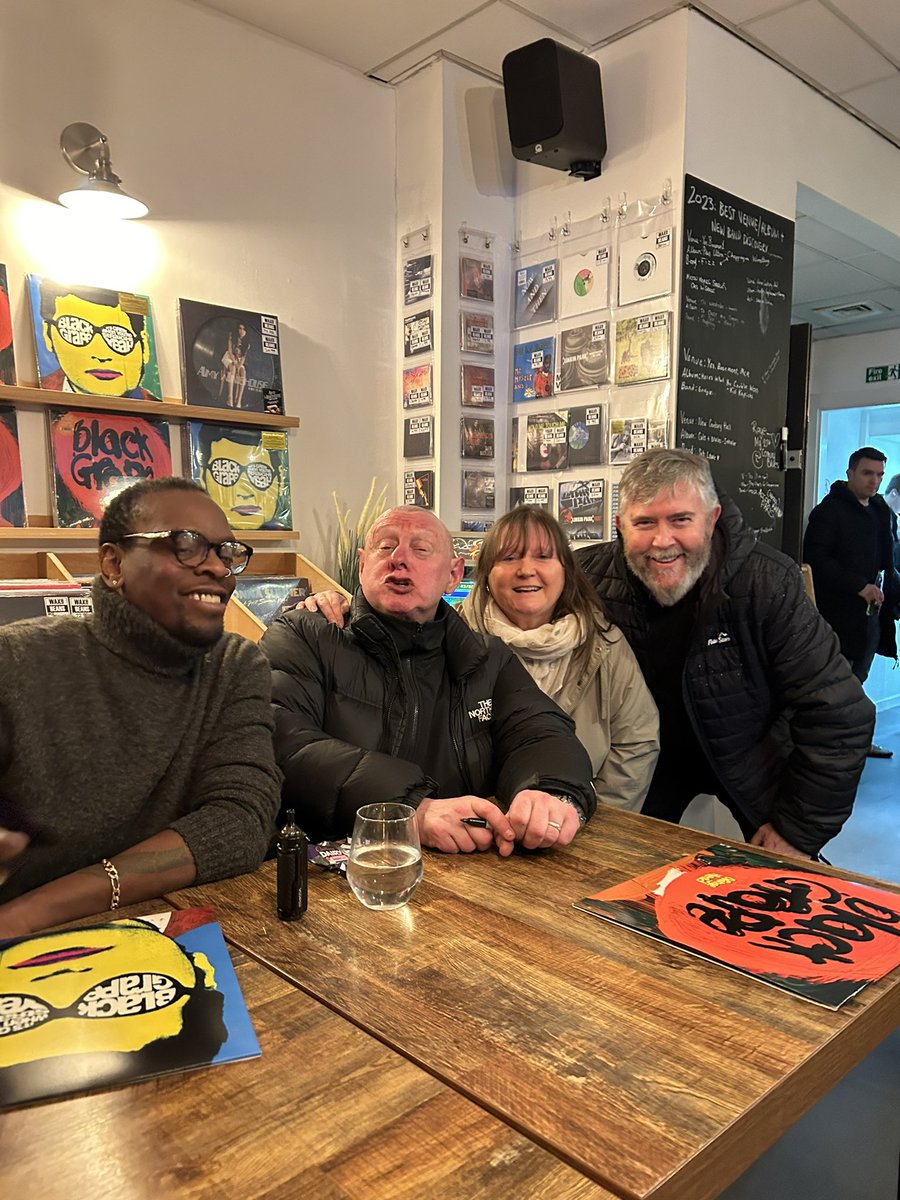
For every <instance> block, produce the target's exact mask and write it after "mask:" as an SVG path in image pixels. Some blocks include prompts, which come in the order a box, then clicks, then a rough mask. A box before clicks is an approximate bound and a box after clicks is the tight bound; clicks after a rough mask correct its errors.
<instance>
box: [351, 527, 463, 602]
mask: <svg viewBox="0 0 900 1200" xmlns="http://www.w3.org/2000/svg"><path fill="white" fill-rule="evenodd" d="M463 567H464V564H463V560H462V559H461V558H455V557H454V555H453V542H452V540H451V538H450V534H449V533H448V531H447V527H446V525H444V523H443V521H441V520H439V519H438V517H436V516H435V515H434V513H432V512H428V511H427V510H426V509H422V508H416V507H413V506H407V507H405V508H391V509H388V511H387V512H386V513H382V515H381V516H380V517H379V518H378V520H377V521H376V522H375V523H374V525H373V526H372V528H371V529H370V530H369V533H368V536H367V537H366V544H365V549H363V550H360V552H359V583H360V587H361V588H362V592H363V595H364V596H365V598H366V600H367V601H368V602H369V604H370V605H371V606H372V608H374V609H375V610H376V612H380V613H382V614H383V615H384V616H390V617H397V618H399V619H400V620H404V621H417V622H420V623H422V622H425V621H432V620H434V616H435V613H436V612H437V606H438V603H439V602H440V599H441V596H442V595H443V594H444V592H452V591H453V589H454V588H455V587H456V585H457V584H458V583H459V581H460V579H461V578H462V573H463Z"/></svg>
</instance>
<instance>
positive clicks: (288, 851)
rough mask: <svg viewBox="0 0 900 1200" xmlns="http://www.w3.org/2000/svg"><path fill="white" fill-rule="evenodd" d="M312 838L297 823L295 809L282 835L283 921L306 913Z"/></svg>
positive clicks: (280, 902) (280, 894) (289, 813)
mask: <svg viewBox="0 0 900 1200" xmlns="http://www.w3.org/2000/svg"><path fill="white" fill-rule="evenodd" d="M308 845H309V839H308V838H307V836H306V834H305V833H304V832H303V830H302V829H301V828H300V826H299V825H297V824H295V822H294V810H293V809H292V808H289V809H288V810H287V821H286V823H285V826H284V828H283V829H282V830H281V831H280V832H279V834H278V853H277V859H276V861H277V870H278V915H279V917H280V918H281V920H282V921H297V920H299V918H300V917H301V916H302V915H303V914H304V913H305V912H306V905H307V885H306V879H307V865H308V860H307V854H306V850H307V847H308Z"/></svg>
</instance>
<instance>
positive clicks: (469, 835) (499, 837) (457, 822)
mask: <svg viewBox="0 0 900 1200" xmlns="http://www.w3.org/2000/svg"><path fill="white" fill-rule="evenodd" d="M463 817H482V818H483V819H484V820H485V821H487V822H488V826H487V828H486V829H479V828H478V827H477V826H473V825H463V823H462V820H463ZM416 824H417V825H418V826H419V837H420V838H421V840H422V845H423V846H429V847H430V848H431V849H432V850H442V851H443V852H444V853H445V854H471V853H472V851H473V850H489V849H490V848H491V846H493V845H496V847H497V850H498V852H499V854H500V856H501V858H506V857H508V855H510V854H512V851H513V846H514V844H515V838H516V835H515V832H514V829H513V826H512V825H511V824H510V822H509V820H508V819H507V817H506V814H505V813H504V812H503V810H502V809H500V808H498V807H497V805H496V804H494V803H493V802H492V801H491V800H483V799H482V798H481V797H480V796H453V797H452V798H451V799H448V800H423V801H422V803H421V804H420V805H419V807H418V808H417V809H416Z"/></svg>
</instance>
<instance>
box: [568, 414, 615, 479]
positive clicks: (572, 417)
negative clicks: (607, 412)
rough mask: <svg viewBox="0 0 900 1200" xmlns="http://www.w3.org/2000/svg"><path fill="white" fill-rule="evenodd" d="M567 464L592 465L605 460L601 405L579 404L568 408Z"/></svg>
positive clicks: (575, 465)
mask: <svg viewBox="0 0 900 1200" xmlns="http://www.w3.org/2000/svg"><path fill="white" fill-rule="evenodd" d="M567 438H568V442H569V466H570V467H593V466H597V465H598V464H600V463H605V462H606V442H605V439H604V436H603V405H602V404H579V405H577V406H575V407H573V408H570V409H569V428H568V433H567Z"/></svg>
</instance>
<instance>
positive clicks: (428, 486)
mask: <svg viewBox="0 0 900 1200" xmlns="http://www.w3.org/2000/svg"><path fill="white" fill-rule="evenodd" d="M403 503H404V504H412V505H415V507H416V508H434V471H432V470H429V471H404V472H403Z"/></svg>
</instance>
